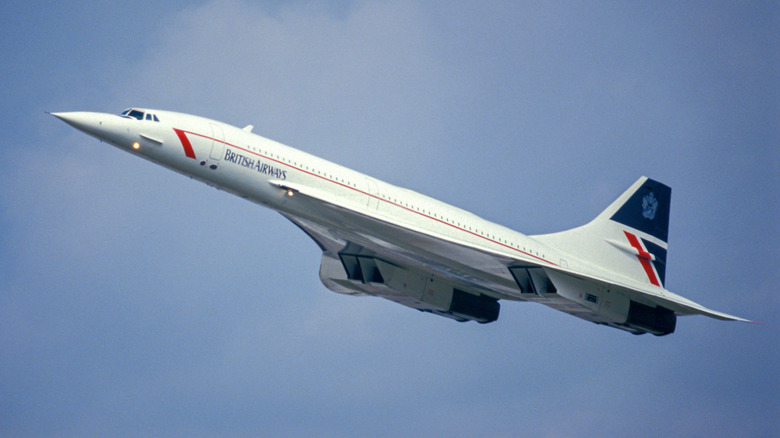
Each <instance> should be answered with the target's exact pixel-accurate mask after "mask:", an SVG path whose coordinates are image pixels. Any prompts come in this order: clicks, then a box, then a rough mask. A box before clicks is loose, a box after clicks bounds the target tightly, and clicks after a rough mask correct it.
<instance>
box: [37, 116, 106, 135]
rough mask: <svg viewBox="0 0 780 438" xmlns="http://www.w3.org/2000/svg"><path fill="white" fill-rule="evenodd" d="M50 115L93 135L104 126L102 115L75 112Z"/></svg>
mask: <svg viewBox="0 0 780 438" xmlns="http://www.w3.org/2000/svg"><path fill="white" fill-rule="evenodd" d="M49 114H51V115H53V116H54V117H56V118H58V119H60V120H62V121H63V122H65V123H67V124H68V125H70V126H72V127H74V128H76V129H78V130H79V131H83V132H86V133H88V134H93V135H94V134H95V132H96V130H97V129H98V127H99V126H100V125H101V124H102V122H101V120H102V118H101V114H100V113H90V112H80V111H73V112H65V113H49Z"/></svg>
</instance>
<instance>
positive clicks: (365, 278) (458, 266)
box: [51, 108, 750, 336]
mask: <svg viewBox="0 0 780 438" xmlns="http://www.w3.org/2000/svg"><path fill="white" fill-rule="evenodd" d="M51 115H53V116H55V117H57V118H58V119H60V120H62V121H64V122H65V123H67V124H69V125H71V126H73V127H74V128H76V129H78V130H80V131H83V132H84V133H86V134H88V135H91V136H93V137H95V138H97V139H99V140H101V141H104V142H106V143H109V144H111V145H113V146H116V147H117V148H119V149H122V150H125V151H127V152H130V153H131V154H133V155H136V156H139V157H142V158H144V159H147V160H149V161H151V162H153V163H157V164H159V165H161V166H163V167H166V168H168V169H171V170H174V171H176V172H179V173H181V174H184V175H186V176H189V177H191V178H194V179H196V180H199V181H202V182H204V183H206V184H208V185H210V186H213V187H216V188H218V189H221V190H223V191H226V192H229V193H232V194H234V195H237V196H240V197H242V198H245V199H247V200H249V201H251V202H254V203H257V204H259V205H261V206H265V207H268V208H271V209H274V210H276V211H278V212H279V213H281V214H282V216H284V217H285V218H287V219H289V220H290V221H292V222H293V223H294V224H295V225H297V226H298V227H299V228H300V229H301V230H302V231H303V232H304V233H306V234H307V235H308V236H309V237H310V238H311V239H313V240H314V242H315V243H316V244H317V245H318V246H319V248H320V250H321V251H322V261H321V264H320V270H319V276H320V279H321V281H322V283H323V284H324V285H325V287H327V288H328V289H330V290H332V291H335V292H338V293H342V294H347V295H356V296H359V295H369V296H377V297H381V298H385V299H388V300H391V301H394V302H396V303H399V304H403V305H405V306H408V307H410V308H413V309H417V310H420V311H422V312H429V313H432V314H436V315H440V316H444V317H448V318H452V319H454V320H457V321H460V322H464V321H477V322H479V323H483V324H484V323H490V322H493V321H496V320H497V319H498V315H499V310H500V304H499V300H506V301H530V302H537V303H541V304H544V305H546V306H549V307H552V308H553V309H557V310H560V311H562V312H566V313H568V314H571V315H573V316H576V317H578V318H581V319H584V320H587V321H591V322H593V323H596V324H602V325H606V326H609V327H613V328H617V329H620V330H625V331H627V332H630V333H633V334H637V335H639V334H645V333H652V334H653V335H656V336H663V335H668V334H670V333H673V332H674V330H675V326H676V323H677V316H685V315H694V314H699V315H705V316H708V317H711V318H717V319H720V320H733V321H746V322H750V321H749V320H747V319H743V318H739V317H736V316H732V315H728V314H726V313H722V312H718V311H714V310H710V309H708V308H706V307H704V306H702V305H700V304H698V303H695V302H693V301H691V300H688V299H686V298H684V297H682V296H679V295H676V294H674V293H672V292H670V291H669V290H667V289H666V287H665V273H666V258H667V257H666V256H667V249H668V244H667V240H668V230H669V206H670V202H671V189H670V188H669V187H668V186H666V185H664V184H662V183H660V182H658V181H655V180H652V179H650V178H647V177H641V178H639V179H638V180H637V181H636V182H635V183H634V184H632V185H631V186H630V187H629V188H628V189H627V190H626V191H625V192H624V193H623V194H622V195H620V197H618V198H617V200H615V201H614V202H613V203H612V204H610V205H609V206H608V207H607V208H606V210H604V211H603V212H602V213H601V214H599V215H598V216H597V217H596V218H595V219H593V220H592V221H591V222H589V223H588V224H586V225H583V226H581V227H578V228H574V229H571V230H567V231H562V232H558V233H553V234H545V235H533V236H526V235H523V234H521V233H519V232H517V231H513V230H511V229H509V228H506V227H504V226H501V225H498V224H495V223H492V222H489V221H487V220H485V219H482V218H480V217H478V216H476V215H474V214H472V213H469V212H467V211H465V210H462V209H459V208H456V207H454V206H451V205H448V204H446V203H444V202H441V201H438V200H435V199H433V198H430V197H427V196H424V195H422V194H419V193H416V192H414V191H411V190H408V189H404V188H401V187H397V186H394V185H391V184H388V183H385V182H382V181H379V180H377V179H374V178H372V177H369V176H367V175H364V174H361V173H359V172H356V171H354V170H350V169H348V168H346V167H343V166H340V165H337V164H334V163H331V162H328V161H326V160H324V159H321V158H318V157H315V156H313V155H311V154H308V153H306V152H303V151H300V150H297V149H294V148H291V147H289V146H285V145H283V144H281V143H278V142H275V141H273V140H270V139H267V138H264V137H261V136H259V135H256V134H254V133H252V131H253V126H252V125H247V126H246V127H244V128H243V129H242V128H238V127H235V126H231V125H229V124H226V123H222V122H218V121H215V120H210V119H207V118H203V117H199V116H194V115H187V114H182V113H177V112H172V111H162V110H152V109H144V108H130V109H127V110H125V111H123V112H122V113H121V114H119V115H116V114H107V113H96V112H59V113H51Z"/></svg>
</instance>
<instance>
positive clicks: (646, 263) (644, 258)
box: [623, 231, 661, 287]
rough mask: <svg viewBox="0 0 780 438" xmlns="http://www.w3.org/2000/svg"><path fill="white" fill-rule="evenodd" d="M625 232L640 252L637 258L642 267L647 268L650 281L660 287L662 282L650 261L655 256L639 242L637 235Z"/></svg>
mask: <svg viewBox="0 0 780 438" xmlns="http://www.w3.org/2000/svg"><path fill="white" fill-rule="evenodd" d="M623 232H624V233H625V234H626V237H627V238H628V243H630V244H631V246H632V247H634V249H636V250H637V251H638V252H639V254H637V256H636V258H638V259H639V263H641V264H642V267H643V268H644V269H645V273H646V274H647V278H649V279H650V283H652V284H654V285H656V286H659V287H660V286H661V283H660V282H659V281H658V277H657V276H656V275H655V271H654V270H653V265H652V264H651V263H650V261H651V260H652V259H653V256H652V255H651V254H650V253H649V252H647V251H646V250H645V249H644V248H642V245H641V244H640V243H639V239H637V238H636V236H634V235H633V234H631V233H629V232H628V231H623Z"/></svg>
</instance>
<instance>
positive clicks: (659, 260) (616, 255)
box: [533, 177, 672, 287]
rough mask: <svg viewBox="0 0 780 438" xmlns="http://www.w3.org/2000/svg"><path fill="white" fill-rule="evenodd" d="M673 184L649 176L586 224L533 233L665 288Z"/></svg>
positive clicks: (618, 271)
mask: <svg viewBox="0 0 780 438" xmlns="http://www.w3.org/2000/svg"><path fill="white" fill-rule="evenodd" d="M671 198H672V189H671V188H669V187H668V186H666V185H664V184H661V183H660V182H658V181H654V180H652V179H649V178H647V177H642V178H639V180H637V181H636V182H635V183H634V184H633V185H632V186H631V187H629V189H628V190H626V191H625V192H624V193H623V194H622V195H620V197H619V198H618V199H617V200H616V201H615V202H613V203H612V204H611V205H610V206H609V207H607V209H606V210H604V211H603V212H602V213H601V214H600V215H598V216H597V217H596V219H594V220H592V221H591V222H590V223H588V224H587V225H583V226H581V227H579V228H574V229H571V230H568V231H562V232H560V233H554V234H545V235H541V236H533V237H534V238H535V239H537V240H539V241H540V242H543V243H545V244H548V245H550V246H553V247H556V248H558V249H561V250H563V251H565V252H568V253H570V254H571V255H573V256H575V257H578V258H581V259H583V260H586V261H588V262H591V263H594V264H596V265H599V266H601V267H604V268H607V269H609V270H612V271H615V272H617V273H618V274H621V275H624V276H627V277H629V278H632V279H635V280H638V281H644V282H648V283H650V284H653V285H655V286H659V287H664V278H665V276H666V252H667V249H668V238H669V206H670V204H671Z"/></svg>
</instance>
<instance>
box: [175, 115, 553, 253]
mask: <svg viewBox="0 0 780 438" xmlns="http://www.w3.org/2000/svg"><path fill="white" fill-rule="evenodd" d="M173 130H174V131H176V135H178V136H179V140H181V143H182V146H184V153H185V154H186V155H187V156H188V157H190V158H195V152H194V151H192V145H190V141H189V140H188V139H187V134H190V135H196V136H198V137H202V138H205V139H207V140H212V141H218V142H220V143H222V144H224V145H225V146H229V147H231V148H234V149H237V150H240V151H243V152H246V153H247V154H250V155H255V156H257V157H260V158H263V159H265V160H268V161H273V162H275V163H277V164H279V165H281V166H284V167H287V168H290V169H294V170H297V171H299V172H301V173H305V174H307V175H311V176H312V177H315V178H319V179H321V180H323V181H328V182H330V183H333V184H336V185H338V186H341V187H344V188H345V189H349V190H352V191H355V192H358V193H360V194H363V195H365V196H368V197H371V198H374V199H376V200H377V201H379V202H383V203H385V204H389V205H393V206H395V207H399V208H401V209H403V210H406V211H408V212H410V213H414V214H417V215H419V216H422V217H424V218H427V219H430V220H432V221H435V222H438V223H440V224H442V225H446V226H449V227H451V228H454V229H456V230H460V231H463V232H464V233H467V234H471V235H472V236H475V237H477V238H480V239H482V240H486V241H488V242H491V243H494V244H496V245H499V246H502V247H504V248H507V249H510V250H512V251H515V252H517V253H520V254H524V255H527V256H529V257H531V258H534V259H536V260H539V261H540V262H544V263H547V264H549V265H552V266H558V264H557V263H555V262H552V261H550V260H547V259H545V258H544V257H540V256H538V255H535V254H532V253H531V252H528V251H523V250H521V249H519V248H517V247H515V246H512V245H509V244H507V243H504V242H501V241H499V240H496V239H491V238H490V237H488V236H486V235H484V234H480V233H477V232H475V231H472V230H468V229H466V228H464V227H461V226H457V225H455V224H452V223H450V222H447V221H444V220H442V219H439V218H437V217H434V216H431V215H429V214H425V213H422V212H420V211H417V210H414V209H412V208H409V207H408V206H405V205H403V204H401V203H398V202H393V201H390V200H389V199H386V198H383V197H381V196H377V195H375V194H372V193H369V192H366V191H363V190H360V189H359V188H357V187H353V186H350V185H348V184H345V183H344V182H339V181H336V180H334V179H331V178H328V177H326V176H324V175H320V174H318V173H315V172H312V171H311V170H306V169H304V168H303V167H299V166H294V165H292V164H290V163H288V162H286V161H283V160H281V159H276V158H273V157H270V156H267V155H263V154H259V153H257V152H255V151H253V150H251V149H247V148H245V147H241V146H238V145H235V144H232V143H228V142H227V141H224V140H218V139H216V138H212V137H209V136H208V135H203V134H198V133H197V132H192V131H183V130H181V129H176V128H173ZM187 148H189V152H188V151H187ZM190 154H191V155H190Z"/></svg>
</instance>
